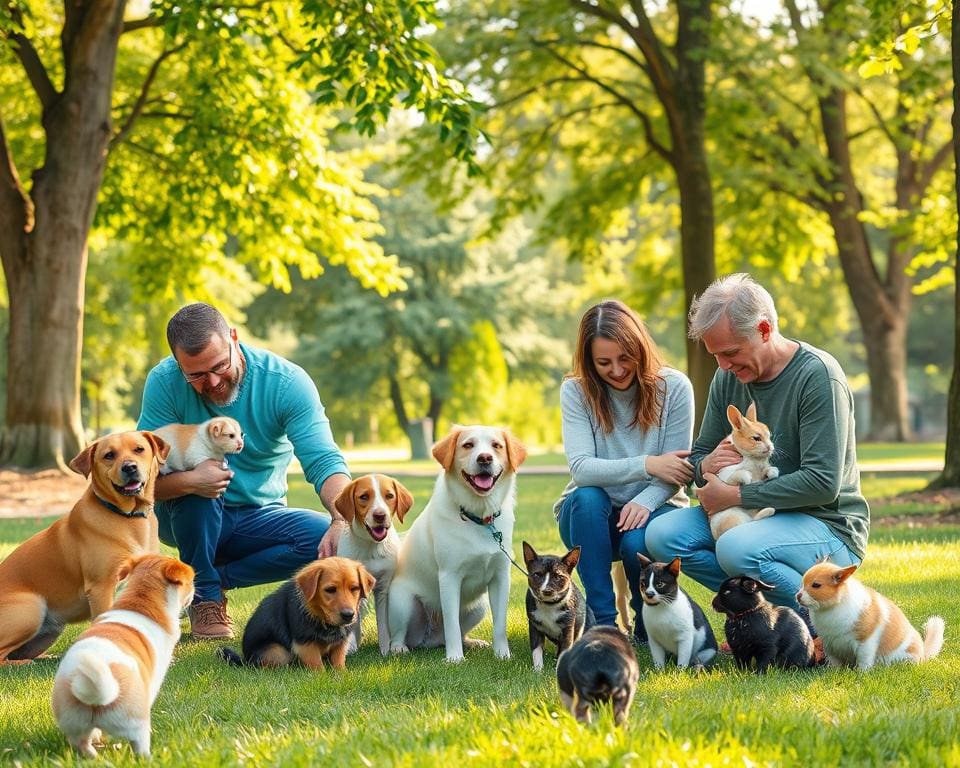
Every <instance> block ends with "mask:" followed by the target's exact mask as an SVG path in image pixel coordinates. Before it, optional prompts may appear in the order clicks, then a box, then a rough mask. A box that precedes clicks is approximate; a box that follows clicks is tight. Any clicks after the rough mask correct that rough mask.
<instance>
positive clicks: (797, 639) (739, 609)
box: [713, 576, 816, 672]
mask: <svg viewBox="0 0 960 768" xmlns="http://www.w3.org/2000/svg"><path fill="white" fill-rule="evenodd" d="M764 589H773V587H772V586H770V585H769V584H764V583H763V582H762V581H758V580H757V579H751V578H750V577H749V576H733V577H731V578H729V579H727V580H726V581H724V582H723V584H721V585H720V591H719V592H717V596H716V597H715V598H713V608H714V610H716V611H717V613H725V614H726V615H727V621H726V623H725V624H724V632H725V633H726V635H727V642H728V643H730V650H731V651H733V657H734V658H735V659H736V661H737V666H738V667H739V668H740V669H749V668H750V664H751V662H752V661H754V660H756V662H757V672H766V671H767V668H768V667H770V666H771V665H773V666H775V667H780V668H781V669H791V668H802V669H805V668H807V667H812V666H814V665H815V664H816V655H815V653H814V649H813V638H811V637H810V630H808V629H807V625H806V624H805V623H804V621H803V619H801V618H800V616H799V614H797V612H796V611H794V610H791V609H790V608H787V607H785V606H781V605H772V604H770V603H768V602H767V600H766V598H765V597H764V596H763V592H762V591H761V590H764Z"/></svg>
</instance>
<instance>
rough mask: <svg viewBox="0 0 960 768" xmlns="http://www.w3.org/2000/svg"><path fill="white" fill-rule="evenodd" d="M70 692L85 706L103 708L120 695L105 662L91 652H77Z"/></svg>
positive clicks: (117, 684)
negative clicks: (77, 656)
mask: <svg viewBox="0 0 960 768" xmlns="http://www.w3.org/2000/svg"><path fill="white" fill-rule="evenodd" d="M70 691H71V692H72V693H73V695H74V696H76V697H77V698H78V699H79V700H80V701H82V702H83V703H84V704H86V705H87V706H90V707H105V706H106V705H107V704H112V703H113V702H114V701H116V699H117V696H119V695H120V684H119V683H118V682H117V679H116V678H115V677H114V676H113V672H112V671H111V669H110V665H109V664H107V662H106V661H104V660H103V659H102V658H100V657H99V656H97V654H95V653H93V652H92V651H79V658H78V659H77V662H76V667H74V670H73V675H72V676H71V679H70Z"/></svg>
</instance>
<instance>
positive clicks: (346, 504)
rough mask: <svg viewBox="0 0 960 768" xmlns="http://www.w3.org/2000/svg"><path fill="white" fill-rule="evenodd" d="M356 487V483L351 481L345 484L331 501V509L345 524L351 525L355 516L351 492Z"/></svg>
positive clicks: (355, 511)
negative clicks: (335, 511)
mask: <svg viewBox="0 0 960 768" xmlns="http://www.w3.org/2000/svg"><path fill="white" fill-rule="evenodd" d="M356 487H357V481H356V480H353V481H351V482H349V483H347V484H346V485H345V486H344V487H343V488H342V489H341V490H340V493H338V494H337V498H336V499H334V500H333V508H334V509H335V510H337V512H339V513H340V516H341V517H343V519H344V520H346V521H347V523H348V524H349V523H352V522H353V518H354V517H356V515H357V505H356V504H355V503H354V501H353V491H354V489H355V488H356Z"/></svg>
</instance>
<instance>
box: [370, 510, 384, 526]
mask: <svg viewBox="0 0 960 768" xmlns="http://www.w3.org/2000/svg"><path fill="white" fill-rule="evenodd" d="M373 522H375V523H376V524H377V525H383V524H384V523H385V522H387V516H386V515H385V514H384V513H383V512H375V513H374V515H373Z"/></svg>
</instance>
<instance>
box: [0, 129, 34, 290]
mask: <svg viewBox="0 0 960 768" xmlns="http://www.w3.org/2000/svg"><path fill="white" fill-rule="evenodd" d="M0 152H2V157H0V232H3V233H6V234H5V235H4V237H3V239H2V240H0V256H2V258H3V263H4V267H5V268H9V267H11V263H10V261H9V260H11V259H13V258H14V256H15V254H16V253H17V249H16V248H4V247H3V245H4V244H5V243H6V241H7V238H11V239H13V238H19V237H20V235H21V234H25V233H29V232H31V231H32V230H33V224H34V219H33V200H31V199H30V195H28V194H27V191H26V190H25V189H24V188H23V184H21V183H20V176H19V175H18V174H17V166H16V163H14V161H13V153H12V152H11V151H10V145H9V144H7V135H6V132H5V131H4V128H3V118H2V117H0ZM8 285H9V284H8Z"/></svg>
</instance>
